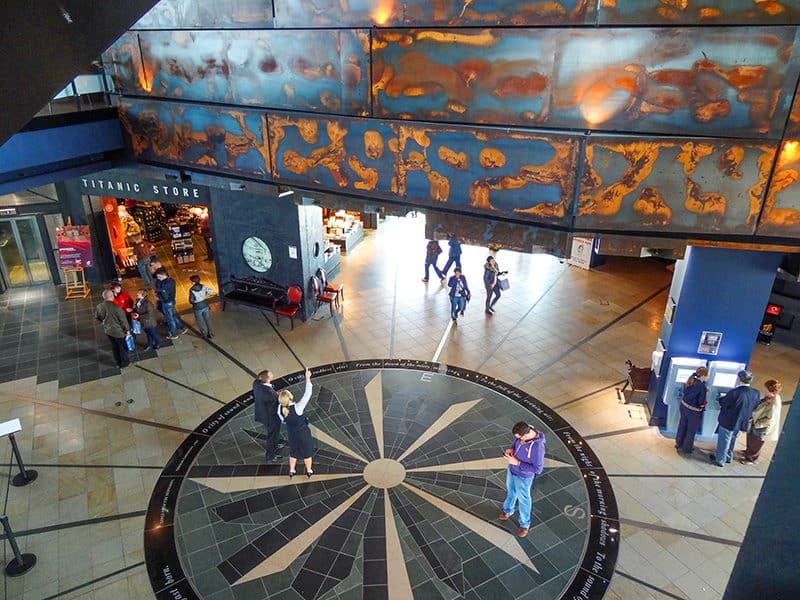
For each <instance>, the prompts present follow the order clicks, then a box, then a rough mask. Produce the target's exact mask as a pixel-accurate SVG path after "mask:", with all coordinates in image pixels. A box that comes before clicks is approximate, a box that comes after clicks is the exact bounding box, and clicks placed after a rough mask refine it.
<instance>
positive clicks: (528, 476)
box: [499, 421, 544, 538]
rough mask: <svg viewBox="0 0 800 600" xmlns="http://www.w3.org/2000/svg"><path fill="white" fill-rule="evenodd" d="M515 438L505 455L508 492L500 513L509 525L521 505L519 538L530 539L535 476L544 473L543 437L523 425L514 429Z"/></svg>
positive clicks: (519, 424)
mask: <svg viewBox="0 0 800 600" xmlns="http://www.w3.org/2000/svg"><path fill="white" fill-rule="evenodd" d="M511 433H513V434H514V438H516V439H515V440H514V444H513V446H512V447H511V448H509V449H508V450H506V451H505V452H504V453H503V456H505V458H506V460H507V461H508V473H507V474H506V489H507V490H508V495H507V496H506V500H505V502H503V512H501V513H500V517H499V518H500V520H501V521H508V519H509V517H511V515H513V514H514V508H515V507H516V505H517V502H519V519H518V522H519V531H518V532H517V535H518V536H519V537H521V538H522V537H525V536H526V535H528V529H530V526H531V509H532V508H533V502H532V501H531V487H533V480H534V478H535V477H536V475H539V474H540V473H541V472H542V470H543V469H544V434H543V433H542V432H541V431H536V430H535V429H534V428H533V427H531V426H530V425H528V424H527V423H525V422H524V421H520V422H519V423H517V424H516V425H514V427H513V428H512V429H511Z"/></svg>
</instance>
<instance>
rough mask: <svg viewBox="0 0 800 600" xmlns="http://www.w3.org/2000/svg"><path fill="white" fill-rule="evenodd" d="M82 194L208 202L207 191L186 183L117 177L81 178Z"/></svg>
mask: <svg viewBox="0 0 800 600" xmlns="http://www.w3.org/2000/svg"><path fill="white" fill-rule="evenodd" d="M80 183H81V190H82V191H83V192H86V193H89V194H95V195H103V196H115V197H125V198H136V199H141V200H154V201H158V200H188V201H190V202H191V201H194V200H200V201H206V202H207V201H208V190H206V189H205V188H199V187H197V186H194V185H191V184H186V183H169V182H168V183H161V182H160V181H154V180H149V181H148V180H139V181H133V180H128V179H120V178H117V177H113V178H109V177H81V179H80Z"/></svg>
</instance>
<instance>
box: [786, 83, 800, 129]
mask: <svg viewBox="0 0 800 600" xmlns="http://www.w3.org/2000/svg"><path fill="white" fill-rule="evenodd" d="M798 91H800V86H798ZM784 138H786V139H797V138H800V94H798V93H797V91H795V95H794V102H793V103H792V109H791V110H790V111H789V120H788V121H787V122H786V132H785V134H784Z"/></svg>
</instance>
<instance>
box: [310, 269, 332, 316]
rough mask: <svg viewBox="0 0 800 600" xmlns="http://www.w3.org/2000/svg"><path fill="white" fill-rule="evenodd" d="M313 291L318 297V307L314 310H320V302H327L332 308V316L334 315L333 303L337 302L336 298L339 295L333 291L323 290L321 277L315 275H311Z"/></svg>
mask: <svg viewBox="0 0 800 600" xmlns="http://www.w3.org/2000/svg"><path fill="white" fill-rule="evenodd" d="M311 291H313V292H314V296H315V297H316V299H317V307H316V308H315V309H314V312H317V311H318V310H319V305H320V304H327V305H328V306H329V307H330V309H331V316H333V305H334V304H337V302H336V299H337V298H338V295H337V294H335V293H332V292H326V291H323V290H322V289H321V287H320V285H319V279H317V277H316V276H315V275H312V276H311Z"/></svg>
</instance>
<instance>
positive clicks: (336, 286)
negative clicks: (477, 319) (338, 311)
mask: <svg viewBox="0 0 800 600" xmlns="http://www.w3.org/2000/svg"><path fill="white" fill-rule="evenodd" d="M317 277H319V280H320V282H321V283H322V291H323V292H328V293H330V294H336V306H337V307H338V306H339V297H340V296H341V298H342V302H344V284H343V283H335V282H333V281H328V273H327V272H325V269H323V268H322V267H320V268H319V269H317Z"/></svg>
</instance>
